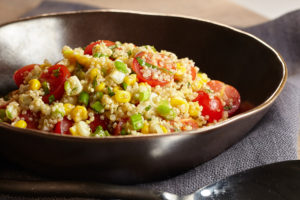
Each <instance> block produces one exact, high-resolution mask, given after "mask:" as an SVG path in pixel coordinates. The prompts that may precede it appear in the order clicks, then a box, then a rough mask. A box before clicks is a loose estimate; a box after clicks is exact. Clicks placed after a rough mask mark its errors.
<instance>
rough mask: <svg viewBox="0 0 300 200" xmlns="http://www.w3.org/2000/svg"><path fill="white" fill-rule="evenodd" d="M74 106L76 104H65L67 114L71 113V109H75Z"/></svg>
mask: <svg viewBox="0 0 300 200" xmlns="http://www.w3.org/2000/svg"><path fill="white" fill-rule="evenodd" d="M74 107H75V106H74V105H73V104H70V103H65V104H64V109H65V112H66V115H69V114H71V111H72V110H73V108H74Z"/></svg>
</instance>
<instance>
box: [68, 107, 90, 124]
mask: <svg viewBox="0 0 300 200" xmlns="http://www.w3.org/2000/svg"><path fill="white" fill-rule="evenodd" d="M71 118H72V119H73V121H74V122H79V121H83V120H86V119H87V118H88V113H87V110H86V108H85V107H84V106H76V107H75V108H74V109H73V110H72V111H71Z"/></svg>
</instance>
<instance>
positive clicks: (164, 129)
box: [160, 125, 168, 133]
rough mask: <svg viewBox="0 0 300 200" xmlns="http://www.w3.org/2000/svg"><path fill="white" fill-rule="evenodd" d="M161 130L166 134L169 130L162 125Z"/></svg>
mask: <svg viewBox="0 0 300 200" xmlns="http://www.w3.org/2000/svg"><path fill="white" fill-rule="evenodd" d="M160 128H161V130H162V131H163V132H164V133H168V129H167V128H166V127H165V126H163V125H160Z"/></svg>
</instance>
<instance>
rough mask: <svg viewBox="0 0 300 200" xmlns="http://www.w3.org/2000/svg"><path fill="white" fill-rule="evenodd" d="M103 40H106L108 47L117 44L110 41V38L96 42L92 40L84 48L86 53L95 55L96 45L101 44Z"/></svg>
mask: <svg viewBox="0 0 300 200" xmlns="http://www.w3.org/2000/svg"><path fill="white" fill-rule="evenodd" d="M101 42H104V43H105V44H106V46H108V47H109V46H113V45H115V43H114V42H112V41H109V40H98V41H96V42H92V43H90V44H89V45H87V46H86V47H85V49H84V54H88V55H93V48H94V46H95V45H97V44H100V43H101Z"/></svg>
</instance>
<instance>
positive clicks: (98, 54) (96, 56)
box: [93, 52, 108, 58]
mask: <svg viewBox="0 0 300 200" xmlns="http://www.w3.org/2000/svg"><path fill="white" fill-rule="evenodd" d="M93 57H94V58H101V57H108V56H107V55H105V54H103V53H99V52H97V53H95V54H94V55H93Z"/></svg>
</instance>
